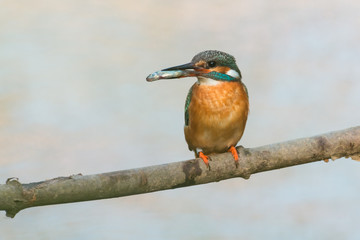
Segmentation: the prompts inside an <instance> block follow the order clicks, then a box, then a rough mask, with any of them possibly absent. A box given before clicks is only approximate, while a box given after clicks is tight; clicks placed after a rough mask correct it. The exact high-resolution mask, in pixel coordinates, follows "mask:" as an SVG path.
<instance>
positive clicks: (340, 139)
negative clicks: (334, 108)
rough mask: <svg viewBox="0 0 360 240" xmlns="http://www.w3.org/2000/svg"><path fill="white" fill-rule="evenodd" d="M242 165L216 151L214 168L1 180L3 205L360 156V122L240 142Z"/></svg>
mask: <svg viewBox="0 0 360 240" xmlns="http://www.w3.org/2000/svg"><path fill="white" fill-rule="evenodd" d="M237 150H238V151H239V157H240V159H239V167H238V168H236V167H235V162H234V160H233V158H232V155H231V154H230V153H224V154H217V155H212V156H211V160H212V161H210V166H211V169H210V170H208V169H207V168H206V166H205V164H204V163H203V162H202V160H201V159H192V160H187V161H181V162H175V163H168V164H163V165H157V166H150V167H144V168H138V169H131V170H123V171H116V172H109V173H102V174H95V175H87V176H82V175H81V174H79V175H73V176H70V177H59V178H54V179H51V180H46V181H43V182H37V183H28V184H21V183H20V182H19V181H18V180H17V179H8V180H7V182H6V184H1V185H0V210H5V211H6V215H7V216H9V217H14V216H15V215H16V213H18V212H19V211H20V210H22V209H25V208H29V207H35V206H43V205H51V204H60V203H70V202H80V201H89V200H97V199H106V198H115V197H122V196H129V195H134V194H140V193H148V192H154V191H161V190H166V189H174V188H179V187H186V186H192V185H197V184H205V183H210V182H217V181H221V180H224V179H229V178H234V177H242V178H244V179H248V178H249V177H250V175H251V174H253V173H258V172H263V171H269V170H273V169H279V168H284V167H290V166H294V165H299V164H304V163H310V162H315V161H320V160H323V159H324V160H325V159H330V158H331V159H333V160H335V159H337V158H340V157H352V158H353V159H357V160H360V159H359V158H360V126H358V127H353V128H349V129H346V130H342V131H337V132H331V133H327V134H324V135H319V136H315V137H310V138H302V139H296V140H292V141H288V142H283V143H277V144H271V145H266V146H262V147H257V148H243V147H238V148H237Z"/></svg>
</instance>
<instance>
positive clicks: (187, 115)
mask: <svg viewBox="0 0 360 240" xmlns="http://www.w3.org/2000/svg"><path fill="white" fill-rule="evenodd" d="M192 89H193V86H192V87H191V88H190V90H189V92H188V94H187V97H186V101H185V126H188V125H189V105H190V102H191V95H192Z"/></svg>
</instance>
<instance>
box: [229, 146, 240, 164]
mask: <svg viewBox="0 0 360 240" xmlns="http://www.w3.org/2000/svg"><path fill="white" fill-rule="evenodd" d="M228 151H229V152H231V154H232V155H233V157H234V160H235V165H236V167H238V166H239V154H238V152H237V151H236V148H235V147H234V146H231V147H230V148H229V150H228Z"/></svg>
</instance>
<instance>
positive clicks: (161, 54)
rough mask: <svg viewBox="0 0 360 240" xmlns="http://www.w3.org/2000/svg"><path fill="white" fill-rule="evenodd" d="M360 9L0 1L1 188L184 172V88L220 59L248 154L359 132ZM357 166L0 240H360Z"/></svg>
mask: <svg viewBox="0 0 360 240" xmlns="http://www.w3.org/2000/svg"><path fill="white" fill-rule="evenodd" d="M359 12H360V2H359V1H355V0H353V1H340V0H334V1H329V0H326V1H325V0H315V1H303V0H301V1H300V0H299V1H285V0H276V1H266V0H255V1H215V0H213V1H190V0H187V1H171V2H170V1H165V0H162V1H161V0H159V1H120V0H116V1H114V0H110V1H100V0H98V1H82V0H78V1H70V0H65V1H52V0H50V1H41V0H33V1H25V0H23V1H20V0H5V1H4V0H3V1H0V182H1V183H5V181H6V179H7V178H8V177H19V179H20V181H22V182H24V183H27V182H34V181H41V180H44V179H50V178H54V177H58V176H68V175H71V174H77V173H82V174H94V173H101V172H107V171H114V170H121V169H128V168H135V167H143V166H148V165H154V164H161V163H167V162H174V161H180V160H185V159H190V158H192V157H193V154H192V153H191V152H189V151H188V150H187V145H186V143H185V140H184V137H183V124H184V123H183V121H184V120H183V107H184V101H185V97H186V94H187V91H188V89H189V88H190V86H191V85H192V83H193V82H194V81H195V79H193V78H187V79H181V80H173V81H162V82H155V83H148V82H146V81H145V77H146V76H147V75H148V74H149V73H152V72H154V71H156V70H160V69H162V68H165V67H170V66H173V65H178V64H183V63H186V62H188V61H190V60H191V58H192V57H193V56H194V55H195V54H196V53H198V52H200V51H203V50H207V49H218V50H222V51H225V52H228V53H231V54H232V55H234V56H235V57H236V59H237V62H238V65H239V67H240V69H241V70H242V74H243V80H244V82H245V83H246V85H247V87H248V89H249V93H250V104H251V113H250V116H249V120H248V125H247V128H246V131H245V134H244V136H243V139H242V140H241V144H242V145H244V146H246V147H255V146H261V145H264V144H269V143H275V142H280V141H285V140H290V139H295V138H299V137H305V136H312V135H316V134H321V133H325V132H329V131H333V130H339V129H345V128H348V127H352V126H356V125H359V123H360V111H359V104H360V82H359V77H360V68H359V62H360V31H359V29H360V14H359ZM359 171H360V164H359V163H358V162H355V161H351V160H345V159H341V160H337V161H335V162H330V163H328V164H325V163H323V162H319V163H313V164H307V165H303V166H297V167H292V168H286V169H282V170H278V171H271V172H266V173H261V174H256V175H253V176H252V177H251V178H250V179H249V180H247V181H245V180H243V179H232V180H227V181H223V182H219V183H212V184H207V185H203V186H196V187H189V188H183V189H176V190H170V191H163V192H158V193H151V194H146V195H138V196H131V197H125V198H119V199H112V200H101V201H95V202H85V203H75V204H66V205H57V206H47V207H39V208H32V209H27V210H24V211H22V212H20V213H19V214H18V215H17V216H16V217H15V218H14V219H9V218H6V217H5V214H4V212H1V215H2V216H0V239H15V240H16V239H30V240H32V239H74V240H75V239H90V240H92V239H206V240H211V239H360V233H359V227H358V225H359V216H360V208H359V202H360V191H359V189H360V181H359V180H360V175H359Z"/></svg>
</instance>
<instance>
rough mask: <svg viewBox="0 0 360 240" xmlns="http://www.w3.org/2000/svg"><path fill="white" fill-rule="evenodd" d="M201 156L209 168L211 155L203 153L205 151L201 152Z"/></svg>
mask: <svg viewBox="0 0 360 240" xmlns="http://www.w3.org/2000/svg"><path fill="white" fill-rule="evenodd" d="M199 158H201V159H202V160H203V161H204V163H205V164H206V166H207V167H208V168H209V157H208V156H206V155H205V154H203V152H199Z"/></svg>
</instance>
